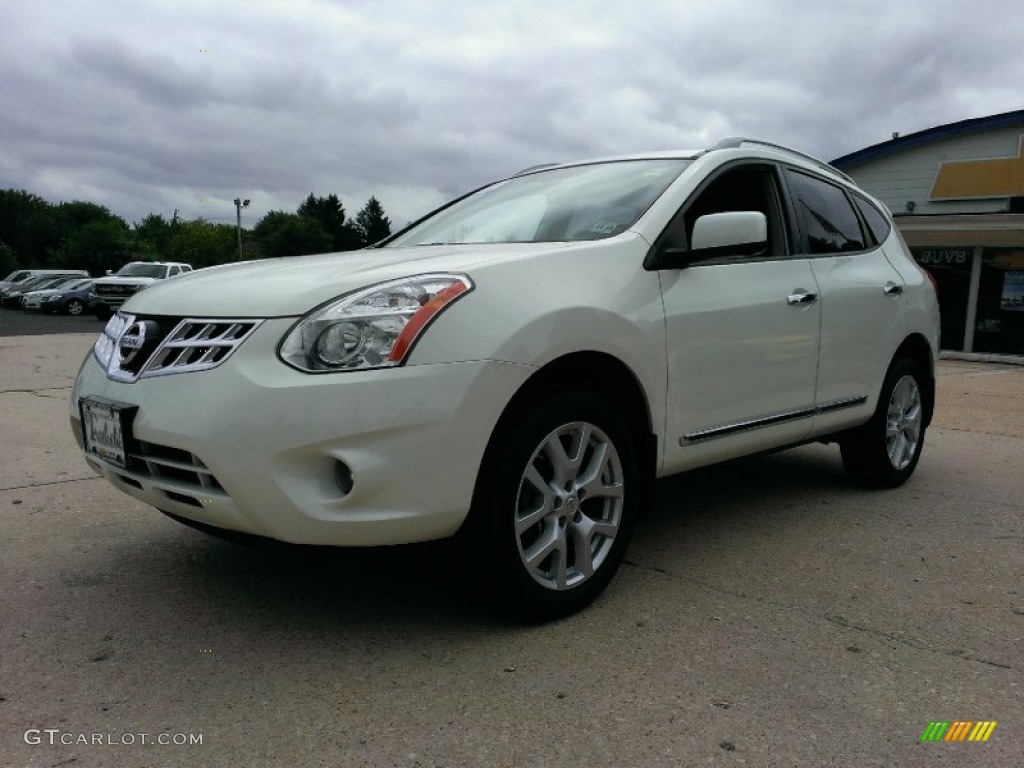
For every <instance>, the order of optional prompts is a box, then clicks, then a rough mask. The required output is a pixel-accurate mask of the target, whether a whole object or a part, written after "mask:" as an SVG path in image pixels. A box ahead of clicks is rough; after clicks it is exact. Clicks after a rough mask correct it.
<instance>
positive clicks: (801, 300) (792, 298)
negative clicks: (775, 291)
mask: <svg viewBox="0 0 1024 768" xmlns="http://www.w3.org/2000/svg"><path fill="white" fill-rule="evenodd" d="M796 290H797V292H796V293H791V294H789V296H787V297H786V303H787V304H789V305H790V306H798V305H800V304H813V303H814V302H816V301H817V300H818V294H816V293H808V292H807V291H801V290H800V289H799V288H797V289H796Z"/></svg>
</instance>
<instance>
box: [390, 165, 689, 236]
mask: <svg viewBox="0 0 1024 768" xmlns="http://www.w3.org/2000/svg"><path fill="white" fill-rule="evenodd" d="M687 165H689V161H688V160H680V159H663V160H627V161H616V162H606V163H595V164H593V165H580V166H574V167H571V168H555V169H552V170H547V171H539V172H536V173H529V174H525V175H523V176H515V177H513V178H511V179H507V180H506V181H501V182H498V183H497V184H492V185H491V186H489V187H486V188H484V189H482V190H480V191H478V192H475V193H473V194H471V195H469V196H468V197H466V198H464V199H462V200H459V201H458V202H456V203H454V204H452V205H450V206H449V207H448V208H445V209H443V210H441V211H439V212H438V213H436V214H434V215H433V216H431V217H430V218H428V219H426V220H425V221H422V222H420V223H419V224H416V225H414V226H413V227H411V228H410V229H409V230H408V231H407V232H404V233H402V234H401V235H399V236H398V237H396V238H395V239H394V240H392V241H391V242H390V243H388V244H387V245H386V246H385V247H387V248H395V247H399V246H405V245H447V244H454V243H541V242H572V241H578V240H599V239H601V238H605V237H612V236H613V235H617V234H619V233H620V232H624V231H625V230H626V229H627V228H629V227H630V226H631V225H632V224H633V222H634V221H636V220H637V219H638V218H640V216H641V214H643V212H644V211H646V210H647V208H648V207H650V205H651V203H653V202H654V201H655V200H656V199H657V198H658V196H659V195H660V194H661V193H662V192H664V191H665V188H666V187H668V185H669V184H671V183H672V182H673V181H675V179H676V177H677V176H679V174H680V173H681V172H682V170H683V168H685V167H686V166H687Z"/></svg>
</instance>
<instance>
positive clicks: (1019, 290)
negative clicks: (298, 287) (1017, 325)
mask: <svg viewBox="0 0 1024 768" xmlns="http://www.w3.org/2000/svg"><path fill="white" fill-rule="evenodd" d="M1001 307H1002V309H1003V310H1004V311H1006V312H1024V272H1003V298H1002V302H1001Z"/></svg>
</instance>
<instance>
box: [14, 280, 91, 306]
mask: <svg viewBox="0 0 1024 768" xmlns="http://www.w3.org/2000/svg"><path fill="white" fill-rule="evenodd" d="M92 284H93V281H92V279H91V278H85V279H79V280H72V281H70V282H67V283H65V284H64V285H59V286H56V287H55V288H47V289H46V290H42V291H30V292H28V293H26V294H25V295H24V296H23V297H22V300H21V306H22V307H23V308H24V309H38V310H42V311H44V312H58V313H59V312H66V313H67V314H69V315H80V314H82V312H84V311H85V309H86V308H87V307H88V306H89V294H90V292H91V290H92Z"/></svg>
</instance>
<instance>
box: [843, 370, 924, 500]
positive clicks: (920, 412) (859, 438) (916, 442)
mask: <svg viewBox="0 0 1024 768" xmlns="http://www.w3.org/2000/svg"><path fill="white" fill-rule="evenodd" d="M923 384H924V377H923V375H922V373H921V369H920V368H919V367H918V365H917V364H916V363H915V362H914V361H912V360H909V359H902V360H897V361H896V362H895V363H893V365H892V366H891V367H890V368H889V372H888V373H887V374H886V376H885V382H884V383H883V385H882V393H881V397H880V398H879V401H878V407H877V408H876V409H875V413H874V415H873V416H872V417H871V420H870V421H869V422H868V423H867V424H865V425H864V426H862V427H860V428H858V429H856V430H854V431H853V432H851V433H850V434H849V435H848V436H847V437H845V438H843V439H842V440H841V441H840V443H839V447H840V451H841V453H842V457H843V465H844V466H845V467H846V471H847V472H848V473H849V474H850V475H851V477H853V478H854V479H855V480H857V481H859V482H861V483H863V484H864V485H869V486H872V487H875V488H895V487H896V486H898V485H902V484H903V483H905V482H906V481H907V478H909V477H910V476H911V475H912V474H913V472H914V469H915V468H916V467H917V462H918V461H919V460H920V458H921V449H922V447H923V446H924V433H925V421H924V415H925V406H926V403H925V400H924V398H925V396H926V395H925V390H924V388H923Z"/></svg>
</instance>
